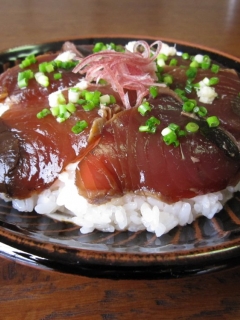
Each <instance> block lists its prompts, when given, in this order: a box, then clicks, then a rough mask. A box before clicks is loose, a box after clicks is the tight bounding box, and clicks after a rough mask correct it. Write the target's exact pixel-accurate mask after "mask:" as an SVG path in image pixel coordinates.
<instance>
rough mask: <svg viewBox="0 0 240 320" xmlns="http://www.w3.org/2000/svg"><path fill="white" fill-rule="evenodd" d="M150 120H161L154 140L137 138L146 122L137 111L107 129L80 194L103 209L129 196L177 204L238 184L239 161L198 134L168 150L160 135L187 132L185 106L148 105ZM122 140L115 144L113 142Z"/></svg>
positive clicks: (172, 102) (80, 170) (88, 161)
mask: <svg viewBox="0 0 240 320" xmlns="http://www.w3.org/2000/svg"><path fill="white" fill-rule="evenodd" d="M149 102H150V104H151V105H152V106H153V107H154V108H153V109H152V111H151V112H150V113H149V114H148V116H147V118H149V117H150V116H155V117H156V118H158V119H160V121H161V124H160V125H159V127H158V128H157V131H156V133H155V134H151V133H143V132H139V127H140V126H141V125H143V124H144V123H145V121H146V117H143V116H142V115H140V113H139V112H138V110H137V108H132V109H130V110H126V111H123V112H121V113H119V114H117V115H116V116H115V117H113V118H112V119H111V120H110V121H109V122H108V123H107V124H106V125H105V127H104V129H103V131H102V135H101V138H100V140H99V143H98V144H97V145H96V146H95V147H94V148H93V149H92V150H91V151H89V152H88V154H86V155H85V156H84V157H83V159H82V160H81V161H80V163H79V165H78V167H77V171H76V185H77V186H78V188H79V193H80V194H82V195H83V196H84V197H86V198H87V199H88V200H89V201H90V202H93V203H102V202H106V201H108V200H109V199H111V198H112V197H117V196H121V195H124V194H125V193H128V192H136V193H140V194H151V195H152V196H153V195H156V196H157V197H160V198H162V199H163V200H165V201H169V202H172V201H177V200H179V199H183V198H191V197H193V196H195V195H198V194H204V193H209V192H214V191H218V190H222V189H224V188H226V186H228V185H229V184H232V183H235V180H236V179H237V174H238V171H239V167H240V163H239V161H234V160H232V159H231V158H229V157H227V156H226V155H225V154H224V152H223V151H222V150H220V149H219V148H217V147H216V146H215V145H214V144H213V143H211V142H210V141H209V140H208V139H206V138H205V137H204V136H203V135H202V134H201V133H200V131H199V132H197V133H194V134H189V135H187V137H182V138H181V139H180V143H181V144H180V147H174V146H172V145H170V146H169V145H166V144H165V142H163V140H162V137H161V131H162V129H163V128H165V127H167V126H168V124H169V123H177V124H178V125H180V126H181V128H184V127H185V125H186V124H187V123H188V121H189V119H188V118H187V117H185V116H181V108H182V105H181V103H180V102H179V101H177V100H176V99H174V98H173V97H172V96H170V95H160V96H159V97H158V98H157V99H150V100H149ZM116 136H117V137H118V138H117V139H116V138H115V137H116Z"/></svg>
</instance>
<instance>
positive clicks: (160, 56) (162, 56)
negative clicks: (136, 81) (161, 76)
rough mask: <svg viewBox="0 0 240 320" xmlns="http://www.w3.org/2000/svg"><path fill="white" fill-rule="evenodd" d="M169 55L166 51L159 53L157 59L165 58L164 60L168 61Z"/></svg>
mask: <svg viewBox="0 0 240 320" xmlns="http://www.w3.org/2000/svg"><path fill="white" fill-rule="evenodd" d="M167 58H168V57H167V56H166V55H165V54H164V53H159V55H158V56H157V60H163V61H167Z"/></svg>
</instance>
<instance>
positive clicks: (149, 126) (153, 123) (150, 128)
mask: <svg viewBox="0 0 240 320" xmlns="http://www.w3.org/2000/svg"><path fill="white" fill-rule="evenodd" d="M159 124H160V120H159V119H157V118H155V117H151V118H149V119H148V120H147V121H146V123H145V125H143V126H140V127H139V131H140V132H148V133H155V132H156V130H157V125H159Z"/></svg>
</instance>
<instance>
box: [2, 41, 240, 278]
mask: <svg viewBox="0 0 240 320" xmlns="http://www.w3.org/2000/svg"><path fill="white" fill-rule="evenodd" d="M129 40H132V39H122V38H118V39H112V38H111V39H110V38H107V39H100V38H98V39H80V40H76V41H73V42H75V44H76V45H78V46H80V48H81V50H88V48H89V45H92V44H94V43H95V42H98V41H103V42H107V43H109V42H114V43H120V44H125V43H127V42H128V41H129ZM164 42H168V43H169V44H170V45H173V44H176V43H174V41H172V42H171V41H167V40H165V39H164ZM62 44H63V42H57V43H49V44H42V45H34V46H24V47H20V48H15V49H11V50H9V51H6V52H3V53H1V54H0V68H1V72H2V71H3V70H4V69H6V68H7V67H9V66H13V65H14V64H16V63H18V62H19V60H21V59H22V58H24V57H25V56H27V55H29V54H31V53H34V54H42V53H44V52H49V51H57V50H58V49H60V48H61V46H62ZM176 47H177V50H178V51H179V52H189V53H190V54H197V53H203V54H209V55H210V56H211V57H212V59H214V60H216V61H218V62H219V63H221V64H223V65H224V66H226V67H229V68H234V69H236V70H237V71H238V72H240V62H239V61H238V60H237V58H236V59H235V58H233V57H231V56H229V55H224V54H221V53H219V52H214V51H212V50H208V49H206V48H199V47H197V46H190V45H187V44H183V43H177V44H176ZM0 241H1V242H2V243H3V244H4V245H2V246H1V247H0V250H2V254H9V255H10V256H12V257H15V258H17V259H20V260H21V259H23V258H24V261H28V262H32V263H33V262H35V263H36V264H37V265H38V266H41V265H42V266H45V267H48V268H52V269H55V270H56V269H57V270H61V271H64V272H71V273H79V274H85V275H89V276H97V277H99V276H103V277H112V278H126V277H128V278H129V277H130V278H136V277H138V278H139V277H140V278H141V277H144V278H146V277H147V278H158V277H171V276H182V275H189V274H196V273H201V272H206V271H212V270H218V269H220V268H223V267H226V266H232V265H235V264H236V263H237V261H238V258H240V194H239V193H237V194H235V195H234V197H233V198H232V199H230V200H229V201H228V203H227V204H226V205H225V207H224V209H223V210H222V211H221V212H219V213H218V214H217V215H216V216H215V217H214V218H213V219H211V220H209V219H206V218H204V217H201V218H199V219H198V220H196V221H195V222H194V223H192V224H191V225H187V226H185V227H176V228H175V229H173V230H171V231H170V232H169V233H168V234H165V235H163V236H162V237H160V238H157V237H156V236H155V235H154V234H152V233H149V232H146V231H141V232H136V233H132V232H119V231H116V232H114V233H103V232H100V231H94V232H92V233H90V234H81V233H80V231H79V227H78V226H75V225H73V224H70V223H65V222H59V221H55V220H52V219H50V218H48V217H46V216H44V215H38V214H36V213H35V212H31V213H27V212H23V213H20V212H17V211H16V210H15V209H13V208H12V205H11V203H10V202H9V203H5V202H4V201H1V202H0ZM6 248H7V249H6ZM9 248H11V250H10V249H9ZM4 251H5V252H4Z"/></svg>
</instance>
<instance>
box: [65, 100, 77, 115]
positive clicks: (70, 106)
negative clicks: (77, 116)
mask: <svg viewBox="0 0 240 320" xmlns="http://www.w3.org/2000/svg"><path fill="white" fill-rule="evenodd" d="M66 108H67V111H69V112H70V113H74V112H75V111H76V110H77V108H76V106H75V105H74V103H72V102H69V103H68V104H67V105H66Z"/></svg>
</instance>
